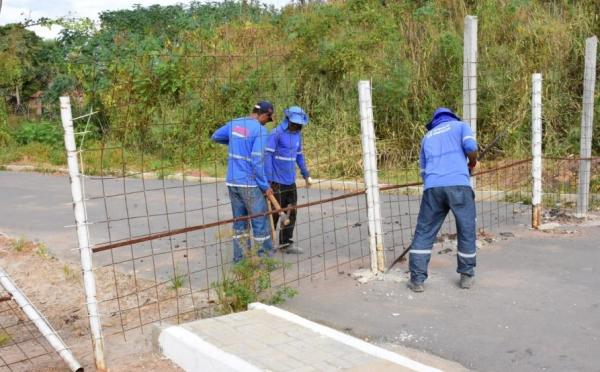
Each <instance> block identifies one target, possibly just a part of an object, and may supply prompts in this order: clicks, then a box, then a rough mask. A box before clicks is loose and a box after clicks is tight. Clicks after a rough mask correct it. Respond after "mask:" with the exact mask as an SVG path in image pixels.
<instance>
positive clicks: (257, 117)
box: [211, 101, 273, 263]
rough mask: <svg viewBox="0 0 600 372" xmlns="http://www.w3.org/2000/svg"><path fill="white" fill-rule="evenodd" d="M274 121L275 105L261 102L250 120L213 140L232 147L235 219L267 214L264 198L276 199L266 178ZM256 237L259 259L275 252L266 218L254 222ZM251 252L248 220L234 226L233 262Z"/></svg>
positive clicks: (219, 132) (229, 178) (230, 177)
mask: <svg viewBox="0 0 600 372" xmlns="http://www.w3.org/2000/svg"><path fill="white" fill-rule="evenodd" d="M270 121H273V105H272V104H271V103H270V102H268V101H261V102H258V103H257V104H256V105H255V106H254V108H253V109H252V113H251V114H250V116H246V117H242V118H237V119H233V120H231V121H229V122H228V123H226V124H225V125H223V126H222V127H220V128H219V129H217V130H216V131H215V133H214V134H213V135H212V137H211V139H212V140H213V141H214V142H217V143H220V144H223V145H228V148H229V156H228V160H227V178H226V180H225V183H226V185H227V188H228V190H229V198H230V199H231V210H232V213H233V217H234V218H236V217H244V216H251V215H256V214H260V213H266V212H267V203H266V201H265V198H264V196H263V193H264V195H267V196H268V195H273V190H272V189H271V187H270V186H269V182H268V181H267V178H266V176H265V170H264V166H263V164H264V152H265V147H266V145H267V140H268V136H269V132H268V130H267V129H266V128H265V127H264V125H265V124H267V123H268V122H270ZM251 225H252V237H253V240H254V245H255V247H256V248H257V253H258V255H259V256H262V255H269V254H271V253H272V251H273V243H272V242H271V234H270V232H269V227H268V226H269V225H268V219H267V217H266V215H264V216H259V217H254V218H252V219H251ZM249 249H250V235H249V233H248V220H238V221H235V222H234V223H233V261H234V262H236V263H237V262H239V261H241V260H242V259H243V258H244V251H247V250H249Z"/></svg>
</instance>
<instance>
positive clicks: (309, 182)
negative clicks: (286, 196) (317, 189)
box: [304, 177, 313, 187]
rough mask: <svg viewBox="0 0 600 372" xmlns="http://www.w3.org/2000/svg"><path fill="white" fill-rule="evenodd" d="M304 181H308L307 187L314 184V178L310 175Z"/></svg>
mask: <svg viewBox="0 0 600 372" xmlns="http://www.w3.org/2000/svg"><path fill="white" fill-rule="evenodd" d="M304 181H306V187H310V185H312V184H313V179H312V178H310V177H306V178H305V179H304Z"/></svg>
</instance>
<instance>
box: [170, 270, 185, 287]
mask: <svg viewBox="0 0 600 372" xmlns="http://www.w3.org/2000/svg"><path fill="white" fill-rule="evenodd" d="M184 285H185V275H184V274H177V272H175V274H173V277H172V278H171V280H169V289H172V290H174V291H177V290H178V289H179V288H182V287H183V286H184Z"/></svg>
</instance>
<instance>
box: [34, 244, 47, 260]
mask: <svg viewBox="0 0 600 372" xmlns="http://www.w3.org/2000/svg"><path fill="white" fill-rule="evenodd" d="M35 253H36V254H37V255H38V256H40V257H42V258H49V257H50V256H49V255H48V246H47V245H46V243H44V242H40V243H38V245H37V250H36V251H35Z"/></svg>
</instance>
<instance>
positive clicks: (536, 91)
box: [531, 74, 542, 229]
mask: <svg viewBox="0 0 600 372" xmlns="http://www.w3.org/2000/svg"><path fill="white" fill-rule="evenodd" d="M531 81H532V86H533V88H532V93H531V134H532V136H531V154H532V156H533V161H532V165H531V176H532V178H533V190H532V197H531V206H532V210H531V212H532V216H531V226H532V227H533V228H534V229H537V228H538V227H539V226H540V224H541V221H542V74H533V76H532V78H531Z"/></svg>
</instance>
